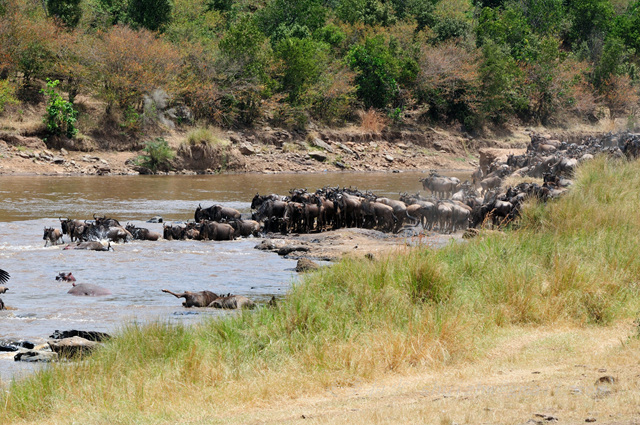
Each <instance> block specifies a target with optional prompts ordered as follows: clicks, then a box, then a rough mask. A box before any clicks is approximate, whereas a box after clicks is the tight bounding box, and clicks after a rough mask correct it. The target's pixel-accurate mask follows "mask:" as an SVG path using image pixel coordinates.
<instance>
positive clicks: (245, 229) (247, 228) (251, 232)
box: [229, 220, 260, 237]
mask: <svg viewBox="0 0 640 425" xmlns="http://www.w3.org/2000/svg"><path fill="white" fill-rule="evenodd" d="M229 224H230V225H231V227H233V230H234V235H235V236H242V237H247V236H258V235H259V233H260V223H258V222H257V221H255V220H231V221H229Z"/></svg>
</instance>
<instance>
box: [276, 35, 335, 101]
mask: <svg viewBox="0 0 640 425" xmlns="http://www.w3.org/2000/svg"><path fill="white" fill-rule="evenodd" d="M327 51H328V45H327V44H325V43H322V42H318V41H314V40H312V39H310V38H305V39H302V40H301V39H299V38H287V39H285V40H282V41H281V42H280V43H278V46H277V47H276V54H277V56H278V58H280V59H281V60H282V68H283V75H282V89H283V90H284V91H285V92H287V93H288V95H289V96H288V101H289V102H292V103H297V102H298V100H299V98H300V95H301V94H302V92H303V91H304V90H306V89H307V88H308V87H309V86H310V85H312V84H314V83H315V82H317V81H318V78H319V77H320V74H321V73H322V70H323V69H324V68H325V66H326V62H327Z"/></svg>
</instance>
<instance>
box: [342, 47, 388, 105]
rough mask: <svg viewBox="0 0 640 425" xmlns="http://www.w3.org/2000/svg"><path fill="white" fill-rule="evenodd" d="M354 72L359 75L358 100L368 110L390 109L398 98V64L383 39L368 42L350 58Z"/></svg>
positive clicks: (357, 83)
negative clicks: (392, 102)
mask: <svg viewBox="0 0 640 425" xmlns="http://www.w3.org/2000/svg"><path fill="white" fill-rule="evenodd" d="M347 61H348V63H349V65H350V66H351V69H353V70H354V71H356V73H357V74H356V78H355V83H356V86H357V87H358V88H357V94H358V98H360V99H361V100H362V101H363V102H364V106H365V107H367V108H371V107H373V108H380V109H382V108H386V107H387V105H389V103H391V101H392V100H393V99H394V98H395V97H396V96H397V94H398V91H399V88H398V83H397V81H396V77H397V74H398V64H397V61H396V59H395V58H394V57H393V56H392V54H391V52H390V51H389V48H388V46H387V45H386V44H385V41H384V38H383V37H382V36H381V35H378V36H375V37H373V38H368V39H366V40H365V42H364V44H361V45H357V46H355V47H354V48H353V49H351V51H350V52H349V54H348V55H347Z"/></svg>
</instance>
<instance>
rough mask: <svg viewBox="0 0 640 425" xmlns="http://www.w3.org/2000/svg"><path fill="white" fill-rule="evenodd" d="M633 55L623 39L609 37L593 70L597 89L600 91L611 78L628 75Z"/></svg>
mask: <svg viewBox="0 0 640 425" xmlns="http://www.w3.org/2000/svg"><path fill="white" fill-rule="evenodd" d="M632 54H633V50H631V51H630V50H629V49H628V48H627V47H626V46H625V45H624V42H623V41H622V40H621V39H619V38H618V37H615V36H610V37H607V39H606V40H605V44H604V47H603V48H602V54H601V55H600V58H599V60H598V62H597V63H596V64H595V66H594V69H593V84H594V85H595V87H596V88H597V89H600V88H602V87H603V85H604V84H605V83H606V82H607V80H609V78H610V77H611V76H613V75H623V74H625V73H627V61H628V59H629V57H630V56H631V55H632Z"/></svg>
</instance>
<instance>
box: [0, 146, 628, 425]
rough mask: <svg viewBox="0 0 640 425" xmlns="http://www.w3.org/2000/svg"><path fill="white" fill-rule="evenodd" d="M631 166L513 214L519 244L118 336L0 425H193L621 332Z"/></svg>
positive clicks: (600, 163) (360, 276)
mask: <svg viewBox="0 0 640 425" xmlns="http://www.w3.org/2000/svg"><path fill="white" fill-rule="evenodd" d="M639 167H640V163H638V162H626V161H625V162H617V161H610V160H607V159H605V158H600V159H596V160H594V161H592V162H590V163H586V164H585V165H583V166H582V167H581V168H580V169H579V171H578V176H577V180H576V185H575V188H574V189H572V191H571V192H570V193H569V194H567V195H565V196H564V197H563V198H562V199H560V200H559V201H557V202H554V203H551V204H549V205H548V206H546V207H545V206H543V205H538V204H535V203H532V204H529V205H527V206H526V207H525V208H524V210H523V214H524V216H523V218H522V220H521V221H520V222H519V228H518V229H512V230H511V231H508V232H506V233H502V232H493V233H491V234H489V235H484V236H480V237H478V238H475V239H472V240H470V241H469V242H468V243H465V244H452V245H450V246H447V247H445V248H443V249H439V250H432V249H429V248H424V247H422V248H416V249H409V248H407V250H406V252H400V253H396V254H394V255H391V256H389V257H388V258H381V259H380V260H378V261H373V262H372V261H370V260H367V259H362V260H348V259H347V260H344V261H342V262H340V263H339V264H336V265H334V266H332V267H327V268H323V269H322V270H320V271H318V272H316V273H314V274H312V275H310V276H308V277H307V278H306V279H304V281H303V282H301V283H300V284H297V285H295V286H294V288H293V289H292V290H291V292H290V293H289V294H288V296H287V298H286V300H282V301H280V302H279V303H278V306H277V307H276V308H268V307H264V308H259V309H258V310H257V311H253V312H244V313H243V314H239V315H234V316H230V317H228V318H227V319H225V320H210V321H206V322H205V323H203V324H201V325H199V326H194V327H182V326H177V325H175V326H174V325H168V324H160V323H158V324H154V325H150V326H145V327H142V326H139V325H135V324H132V325H129V326H128V327H127V328H125V329H124V330H123V331H122V332H120V333H119V335H118V336H117V337H116V338H114V339H112V340H111V341H109V342H108V343H107V344H106V346H105V347H104V348H103V349H101V350H99V351H98V352H97V353H95V354H94V355H93V356H91V357H90V359H89V360H87V361H86V362H85V361H83V362H78V363H74V364H60V365H58V366H55V365H54V367H52V368H49V369H46V370H44V371H40V372H38V373H36V374H35V375H34V376H31V377H29V378H26V379H24V380H22V381H20V382H17V383H12V384H11V385H10V388H8V391H6V392H5V391H3V392H2V393H1V394H0V421H1V422H2V423H12V422H18V421H20V422H22V421H27V422H31V421H44V422H47V423H69V420H70V418H72V419H73V420H74V421H75V422H77V421H81V422H82V421H84V422H86V423H106V422H110V423H114V422H115V423H169V422H174V421H176V420H178V419H180V420H183V421H185V422H198V423H199V421H201V420H204V418H205V417H209V415H211V413H212V412H216V414H221V412H225V411H227V410H231V411H234V409H236V408H237V407H234V406H236V404H242V403H244V402H246V401H249V400H253V402H252V403H251V405H252V406H256V405H260V402H259V401H257V400H269V399H271V400H277V399H280V398H286V397H292V396H293V397H295V396H299V395H300V394H301V393H303V392H304V391H310V390H314V389H316V390H317V389H321V388H324V387H331V386H333V385H342V384H346V385H348V384H349V383H350V382H357V381H358V380H359V379H362V378H364V379H371V378H374V377H376V376H377V375H379V374H381V373H388V372H402V371H406V370H410V369H411V368H420V367H428V368H430V367H434V366H437V365H442V364H444V363H451V362H456V361H460V360H464V359H469V358H473V357H475V356H478V355H482V353H483V351H482V350H483V347H488V346H490V341H491V338H492V336H493V335H495V334H496V333H497V331H500V330H504V329H506V330H515V329H517V328H518V327H532V326H540V325H553V326H578V327H581V326H603V325H609V324H612V323H615V322H616V321H618V320H620V319H635V318H637V314H638V309H639V307H640V297H639V295H640V293H639V292H640V287H639V285H638V276H639V275H640V258H639V257H638V255H636V253H637V252H638V250H639V249H640V238H639V236H638V235H640V215H639V214H640V213H638V209H637V208H636V206H637V205H638V202H640V199H639V198H640V172H638V170H639ZM605 333H606V332H605ZM185 406H190V407H185ZM196 406H197V408H196ZM198 409H199V410H198ZM105 421H106V422H105Z"/></svg>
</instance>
